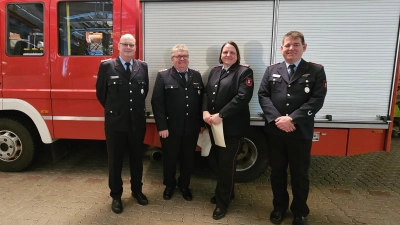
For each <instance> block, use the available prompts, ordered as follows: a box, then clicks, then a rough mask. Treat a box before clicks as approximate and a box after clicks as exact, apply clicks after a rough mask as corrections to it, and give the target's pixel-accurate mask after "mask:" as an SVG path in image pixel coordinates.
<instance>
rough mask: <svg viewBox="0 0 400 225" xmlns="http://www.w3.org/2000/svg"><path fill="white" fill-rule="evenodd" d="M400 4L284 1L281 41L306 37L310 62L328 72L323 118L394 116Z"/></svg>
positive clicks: (377, 0)
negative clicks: (287, 35)
mask: <svg viewBox="0 0 400 225" xmlns="http://www.w3.org/2000/svg"><path fill="white" fill-rule="evenodd" d="M399 15H400V1H399V0H369V1H363V0H342V1H326V0H321V1H313V0H309V1H280V5H279V19H278V34H277V37H278V42H277V45H278V46H277V53H276V54H277V55H276V58H277V61H283V57H282V55H281V54H280V52H279V48H280V45H281V43H282V37H283V36H284V35H285V33H287V32H288V31H291V30H298V31H301V32H302V33H303V34H304V36H305V41H306V43H307V44H308V47H307V50H306V52H305V53H304V55H303V58H304V59H305V60H306V61H311V62H316V63H320V64H322V65H323V66H324V68H325V71H326V74H327V80H328V94H327V97H326V101H325V105H324V107H323V108H322V110H321V111H320V112H319V113H318V115H317V118H318V117H322V116H325V115H328V114H329V115H332V116H333V120H334V121H336V120H361V121H362V120H364V121H371V120H372V121H373V120H377V115H380V116H386V115H388V114H389V107H390V100H391V91H392V79H393V78H394V65H395V63H396V62H395V58H396V56H395V54H396V49H397V47H398V46H397V41H398V40H397V38H398V35H399V34H398V32H399Z"/></svg>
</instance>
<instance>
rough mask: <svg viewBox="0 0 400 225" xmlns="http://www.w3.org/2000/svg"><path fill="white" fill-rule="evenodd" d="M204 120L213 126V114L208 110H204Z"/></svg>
mask: <svg viewBox="0 0 400 225" xmlns="http://www.w3.org/2000/svg"><path fill="white" fill-rule="evenodd" d="M203 120H204V122H206V123H207V124H208V125H210V126H211V114H210V113H209V112H208V111H203Z"/></svg>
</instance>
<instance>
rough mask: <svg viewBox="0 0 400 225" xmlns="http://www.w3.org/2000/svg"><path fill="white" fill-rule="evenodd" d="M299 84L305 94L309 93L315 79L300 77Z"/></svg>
mask: <svg viewBox="0 0 400 225" xmlns="http://www.w3.org/2000/svg"><path fill="white" fill-rule="evenodd" d="M299 84H300V85H301V87H302V88H303V89H304V92H305V93H306V94H308V93H310V92H311V90H312V88H313V87H314V84H315V77H300V78H299Z"/></svg>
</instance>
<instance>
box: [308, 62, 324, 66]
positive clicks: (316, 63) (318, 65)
mask: <svg viewBox="0 0 400 225" xmlns="http://www.w3.org/2000/svg"><path fill="white" fill-rule="evenodd" d="M308 63H311V64H315V65H318V66H322V65H321V64H319V63H315V62H308Z"/></svg>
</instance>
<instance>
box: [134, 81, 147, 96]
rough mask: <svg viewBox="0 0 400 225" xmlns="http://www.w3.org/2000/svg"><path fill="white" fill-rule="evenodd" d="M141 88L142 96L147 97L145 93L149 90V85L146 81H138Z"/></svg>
mask: <svg viewBox="0 0 400 225" xmlns="http://www.w3.org/2000/svg"><path fill="white" fill-rule="evenodd" d="M137 83H138V85H139V87H140V94H142V95H143V96H144V95H145V91H146V90H148V87H147V83H146V81H144V80H138V81H137Z"/></svg>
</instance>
